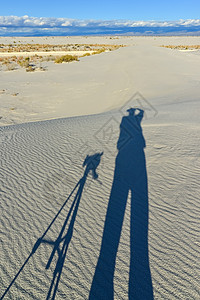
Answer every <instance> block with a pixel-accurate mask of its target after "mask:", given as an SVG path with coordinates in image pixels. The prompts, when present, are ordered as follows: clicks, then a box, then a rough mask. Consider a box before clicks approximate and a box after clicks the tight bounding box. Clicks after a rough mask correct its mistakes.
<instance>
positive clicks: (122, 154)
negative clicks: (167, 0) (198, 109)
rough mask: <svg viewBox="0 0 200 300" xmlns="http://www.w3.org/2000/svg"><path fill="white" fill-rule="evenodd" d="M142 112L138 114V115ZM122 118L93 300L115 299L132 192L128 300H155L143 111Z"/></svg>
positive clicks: (130, 113) (91, 290)
mask: <svg viewBox="0 0 200 300" xmlns="http://www.w3.org/2000/svg"><path fill="white" fill-rule="evenodd" d="M138 110H139V113H136V111H138ZM128 112H129V115H128V116H125V117H123V118H122V121H121V124H120V135H119V139H118V142H117V148H118V154H117V157H116V163H115V172H114V179H113V184H112V189H111V193H110V198H109V203H108V208H107V214H106V219H105V224H104V231H103V237H102V243H101V249H100V254H99V258H98V262H97V266H96V269H95V274H94V277H93V282H92V286H91V289H90V295H89V299H90V300H98V299H102V300H103V299H105V300H111V299H114V286H113V284H114V271H115V262H116V255H117V250H118V246H119V241H120V235H121V230H122V224H123V219H124V214H125V209H126V203H127V198H128V194H129V191H130V192H131V217H130V268H129V287H128V297H129V300H133V299H134V300H136V299H140V300H141V299H142V300H145V299H148V300H151V299H153V287H152V280H151V272H150V267H149V256H148V218H149V216H148V184H147V171H146V161H145V154H144V148H145V146H146V145H145V139H144V137H143V133H142V128H141V121H142V118H143V115H144V111H143V110H141V109H134V108H131V109H129V110H128Z"/></svg>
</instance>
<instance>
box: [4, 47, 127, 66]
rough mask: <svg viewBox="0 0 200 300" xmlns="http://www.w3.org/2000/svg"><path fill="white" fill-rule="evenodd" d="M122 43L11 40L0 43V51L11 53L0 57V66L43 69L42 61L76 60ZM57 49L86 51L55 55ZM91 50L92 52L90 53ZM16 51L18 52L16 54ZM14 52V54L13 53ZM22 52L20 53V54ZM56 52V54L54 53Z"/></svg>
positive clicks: (114, 48)
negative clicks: (57, 42)
mask: <svg viewBox="0 0 200 300" xmlns="http://www.w3.org/2000/svg"><path fill="white" fill-rule="evenodd" d="M120 47H124V45H107V44H64V45H51V44H34V43H32V44H30V43H28V44H23V43H21V42H20V41H13V43H10V44H0V54H1V53H12V56H9V57H0V66H2V70H16V69H19V68H24V69H26V71H27V72H33V71H39V70H41V71H44V70H46V69H47V67H46V66H45V67H44V66H41V63H42V62H45V61H46V62H47V61H54V62H55V63H57V64H58V63H63V62H72V61H78V60H79V59H78V57H85V56H90V55H93V54H100V53H103V52H105V51H112V50H116V49H118V48H120ZM49 51H54V52H55V55H45V54H44V55H38V54H37V53H36V54H35V55H33V54H31V55H30V56H27V57H24V56H25V55H26V54H25V53H24V52H44V53H47V52H49ZM58 51H77V52H79V51H87V52H86V53H84V54H83V55H81V54H82V53H80V55H70V54H66V55H62V56H59V57H58V56H57V55H58V54H57V53H56V52H58ZM92 51H93V53H92ZM16 52H20V56H19V54H17V53H16ZM15 53H16V54H15ZM21 54H22V55H21ZM56 54H57V55H56Z"/></svg>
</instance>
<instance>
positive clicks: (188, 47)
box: [160, 45, 200, 50]
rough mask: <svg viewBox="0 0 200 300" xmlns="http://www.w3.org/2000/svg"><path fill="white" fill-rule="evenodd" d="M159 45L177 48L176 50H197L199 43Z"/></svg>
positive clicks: (199, 46) (199, 47)
mask: <svg viewBox="0 0 200 300" xmlns="http://www.w3.org/2000/svg"><path fill="white" fill-rule="evenodd" d="M160 47H164V48H170V49H177V50H198V49H200V45H161V46H160Z"/></svg>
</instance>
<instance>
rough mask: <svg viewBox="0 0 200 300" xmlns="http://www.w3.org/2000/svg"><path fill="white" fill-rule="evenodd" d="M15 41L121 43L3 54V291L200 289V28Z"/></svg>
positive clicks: (122, 293) (136, 293)
mask: <svg viewBox="0 0 200 300" xmlns="http://www.w3.org/2000/svg"><path fill="white" fill-rule="evenodd" d="M14 43H17V44H18V45H20V44H21V45H22V44H50V45H54V44H56V45H58V44H59V45H60V44H63V45H65V44H74V45H82V44H84V45H85V44H93V45H95V44H99V45H100V44H101V45H103V44H104V45H123V46H124V47H119V48H118V49H116V50H113V51H105V52H102V53H100V54H97V55H90V56H84V57H79V61H73V62H70V63H60V64H55V62H54V61H48V60H41V62H40V66H39V68H37V69H35V70H34V71H33V72H26V70H25V69H24V68H18V67H17V68H16V69H12V70H9V68H8V69H6V65H4V64H2V63H1V64H0V68H1V70H0V125H1V126H0V154H1V159H0V166H1V175H0V194H1V201H0V208H1V218H0V239H1V243H0V247H1V249H0V265H1V268H0V297H1V299H20V300H22V299H24V300H25V299H26V300H27V299H38V300H41V299H70V300H71V299H90V300H91V299H93V300H98V299H101V300H104V299H105V300H110V299H116V300H118V299H120V300H126V299H129V300H130V299H131V300H135V299H141V300H149V299H150V300H151V299H166V300H168V299H172V300H173V299H181V300H186V299H187V300H189V299H190V300H191V299H194V300H198V299H200V281H199V278H200V267H199V261H200V232H199V228H200V202H199V199H200V186H199V179H200V152H199V149H200V138H199V136H200V123H199V120H200V50H199V49H194V47H192V46H193V45H200V37H120V36H118V37H116V36H115V37H114V36H112V37H103V36H102V37H34V38H32V37H24V38H22V37H12V38H11V37H1V38H0V44H1V45H2V44H3V45H9V44H14ZM162 45H165V46H168V45H173V46H179V45H182V46H184V45H185V46H190V47H189V48H188V47H186V48H184V47H181V48H176V47H175V48H174V47H173V48H172V49H171V48H166V47H161V46H162ZM1 47H3V46H1ZM0 50H1V48H0ZM2 53H3V52H2ZM2 53H1V51H0V58H2V59H3V56H4V57H5V52H4V54H2ZM36 54H37V53H36ZM75 54H77V53H75ZM9 55H10V54H9ZM9 55H8V56H9ZM24 55H26V57H27V53H25V54H24ZM39 55H41V53H39ZM55 55H56V54H55ZM9 57H10V56H9ZM8 65H9V63H7V66H8ZM131 108H133V109H132V110H130V109H131ZM136 108H137V110H134V109H136ZM127 110H129V111H128V112H127Z"/></svg>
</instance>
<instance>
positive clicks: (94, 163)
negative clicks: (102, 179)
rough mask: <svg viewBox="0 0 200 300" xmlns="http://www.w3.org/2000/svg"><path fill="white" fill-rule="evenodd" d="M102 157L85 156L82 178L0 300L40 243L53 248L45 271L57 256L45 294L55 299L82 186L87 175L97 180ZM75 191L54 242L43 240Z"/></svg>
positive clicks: (99, 154) (97, 155)
mask: <svg viewBox="0 0 200 300" xmlns="http://www.w3.org/2000/svg"><path fill="white" fill-rule="evenodd" d="M102 155H103V152H101V153H95V154H94V155H90V156H89V155H87V157H86V158H85V160H84V162H83V167H85V172H84V174H83V177H82V178H81V179H80V180H79V181H78V183H77V184H76V186H75V187H74V189H73V190H72V192H71V194H70V195H69V196H68V198H67V199H66V200H65V202H64V203H63V205H62V207H61V208H60V210H59V211H58V212H57V214H56V215H55V217H54V218H53V220H52V221H51V223H50V224H49V226H48V227H47V229H46V230H45V232H44V233H43V235H42V236H41V237H40V238H39V239H38V240H37V241H36V243H35V245H34V246H33V249H32V251H31V253H30V255H29V256H28V257H27V259H26V260H25V262H24V264H23V265H22V267H21V268H20V270H19V271H18V273H17V274H16V275H15V277H14V278H13V280H12V282H11V283H10V285H9V286H8V287H7V289H6V290H5V292H4V293H3V295H2V296H1V298H0V299H3V298H4V297H5V295H6V294H7V293H8V291H9V290H10V288H11V287H12V285H13V284H14V282H15V281H16V279H17V278H18V276H19V274H20V273H21V272H22V270H23V269H24V267H25V265H26V264H27V263H28V261H29V259H30V258H31V257H32V256H33V255H34V254H35V252H36V251H37V249H38V247H39V246H40V245H41V243H45V244H49V245H51V246H53V249H52V252H51V255H50V257H49V260H48V262H47V264H46V269H49V267H50V265H51V262H52V260H53V258H54V255H55V254H56V253H57V255H58V259H57V262H56V266H55V269H54V272H53V277H52V281H51V285H50V288H49V291H48V294H47V297H46V299H50V298H51V299H55V297H56V293H57V290H58V285H59V281H60V278H61V274H62V270H63V266H64V262H65V258H66V255H67V250H68V247H69V244H70V241H71V239H72V235H73V228H74V223H75V220H76V216H77V212H78V207H79V204H80V200H81V196H82V193H83V189H84V186H85V183H86V180H87V176H88V174H89V173H92V176H93V179H95V180H97V179H98V174H97V172H96V169H97V167H98V165H99V164H100V161H101V156H102ZM76 190H77V192H76V194H75V196H74V200H73V202H72V205H71V207H70V209H69V212H68V214H67V217H66V219H65V221H64V223H63V226H62V228H61V230H60V233H59V234H58V237H57V238H56V240H55V241H52V240H47V239H45V236H46V234H47V232H48V231H49V229H50V228H51V226H52V225H53V223H54V222H55V220H56V219H57V217H58V216H59V214H60V213H61V211H62V210H63V208H64V207H65V205H66V203H67V202H68V200H69V199H70V198H71V197H72V195H73V194H74V193H75V191H76ZM67 225H68V227H67Z"/></svg>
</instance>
